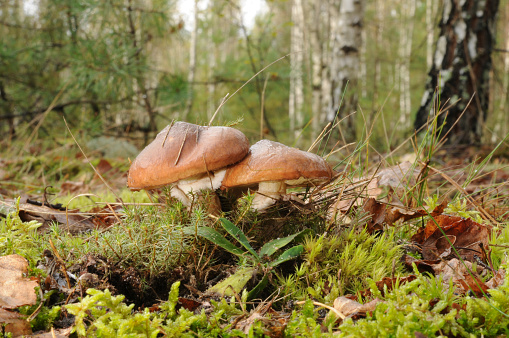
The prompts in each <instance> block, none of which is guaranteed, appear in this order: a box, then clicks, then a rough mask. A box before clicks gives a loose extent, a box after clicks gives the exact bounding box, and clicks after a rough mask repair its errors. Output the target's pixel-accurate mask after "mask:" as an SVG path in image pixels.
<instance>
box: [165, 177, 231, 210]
mask: <svg viewBox="0 0 509 338" xmlns="http://www.w3.org/2000/svg"><path fill="white" fill-rule="evenodd" d="M225 173H226V169H221V170H218V171H215V172H209V173H206V174H202V175H195V176H193V177H189V178H186V179H183V180H180V181H177V182H175V183H173V184H172V185H171V193H170V194H171V196H173V197H175V198H176V199H178V200H179V201H181V202H182V204H184V205H185V206H187V207H189V206H191V199H190V198H189V195H190V193H197V194H200V191H202V190H212V191H214V190H216V189H218V188H219V187H220V186H221V182H223V179H224V175H225Z"/></svg>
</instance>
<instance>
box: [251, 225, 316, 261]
mask: <svg viewBox="0 0 509 338" xmlns="http://www.w3.org/2000/svg"><path fill="white" fill-rule="evenodd" d="M310 232H311V230H310V229H306V230H302V231H300V232H298V233H296V234H293V235H290V236H287V237H284V238H278V239H275V240H272V241H270V242H268V243H265V245H264V246H262V248H261V249H260V252H259V253H258V254H259V255H260V257H264V256H268V257H270V256H272V255H273V254H274V252H276V251H277V250H279V249H281V248H282V247H284V246H285V245H287V244H288V243H290V242H291V241H293V240H294V239H295V238H296V237H300V236H303V235H305V234H308V233H310Z"/></svg>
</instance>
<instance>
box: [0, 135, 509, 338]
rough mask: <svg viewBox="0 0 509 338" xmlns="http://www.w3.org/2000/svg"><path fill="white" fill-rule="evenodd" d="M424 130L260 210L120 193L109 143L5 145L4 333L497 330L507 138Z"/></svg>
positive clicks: (124, 165)
mask: <svg viewBox="0 0 509 338" xmlns="http://www.w3.org/2000/svg"><path fill="white" fill-rule="evenodd" d="M433 142H434V141H430V144H428V145H426V146H424V147H423V148H419V150H418V153H419V154H418V155H419V156H409V157H408V156H407V157H406V158H407V159H410V161H405V160H404V159H403V156H401V157H400V158H399V159H398V158H396V159H394V160H392V159H391V162H390V163H389V162H387V161H382V160H380V158H381V157H380V155H377V156H372V155H369V156H367V157H366V156H365V154H366V153H368V152H367V151H362V150H361V151H360V152H357V153H355V154H353V155H352V156H350V157H344V158H341V159H334V161H337V162H336V163H338V166H336V168H335V170H336V175H335V178H334V179H333V181H332V182H330V183H328V184H326V185H323V186H320V187H316V188H314V189H310V190H295V191H292V192H291V194H292V196H293V197H292V198H289V197H288V198H285V199H283V200H282V201H280V202H278V203H277V204H276V205H274V206H273V207H271V208H270V209H269V210H268V211H267V212H265V213H257V212H254V211H252V210H251V209H250V208H249V207H250V203H251V201H252V196H245V197H241V198H240V199H237V198H236V197H234V196H230V195H229V194H228V193H225V192H221V191H219V192H218V193H219V194H220V201H221V206H222V209H223V211H222V212H221V213H220V214H210V213H209V211H210V210H209V209H208V207H209V205H208V202H207V201H208V199H207V198H203V199H196V203H194V204H193V207H192V209H188V208H185V207H184V206H183V205H182V204H181V203H179V202H177V201H176V200H175V199H173V198H172V197H171V196H170V195H169V193H168V189H159V190H156V191H151V192H145V191H140V192H130V191H129V190H128V189H127V188H126V178H127V170H128V168H129V163H128V162H127V161H126V160H125V159H121V158H119V157H106V156H105V155H104V153H101V152H98V153H88V154H87V156H84V153H83V152H82V151H80V150H78V149H77V148H76V147H75V145H74V144H68V143H61V144H62V145H60V146H59V147H58V148H53V149H49V148H47V147H44V146H42V145H40V146H31V147H25V149H24V150H23V151H20V150H19V149H21V148H23V146H20V147H19V148H17V147H15V146H12V145H11V146H10V147H9V148H5V149H7V150H6V151H5V152H3V153H2V154H0V256H1V257H0V269H2V270H5V271H8V272H10V273H7V272H5V271H4V272H2V273H0V285H2V287H1V288H0V305H1V309H0V310H1V312H0V323H3V324H2V330H3V331H0V337H1V336H2V335H4V334H7V332H12V333H13V334H14V335H15V336H16V335H21V334H24V335H29V334H33V335H34V336H38V337H52V336H57V337H58V336H62V337H66V336H69V335H78V336H86V337H92V336H97V337H105V336H118V337H121V336H126V337H127V336H130V337H131V336H133V337H134V336H136V337H145V336H147V337H149V336H151V337H156V336H213V337H214V336H215V337H225V336H235V337H238V336H263V335H268V336H271V337H283V336H295V335H301V336H326V335H340V336H359V337H361V336H363V337H365V336H380V335H385V336H399V337H404V336H415V337H421V336H435V335H441V336H469V335H473V336H481V335H483V336H485V337H494V336H499V335H503V334H508V331H507V330H508V329H507V328H508V327H509V274H507V273H506V272H507V269H508V268H509V265H507V262H508V260H507V254H508V252H509V151H508V150H507V146H504V144H501V145H500V146H491V147H489V146H483V147H461V148H460V147H455V148H452V147H445V146H442V147H440V148H438V147H435V146H436V144H437V143H433ZM363 149H364V150H365V148H363ZM329 162H331V161H330V160H329ZM267 243H269V244H267ZM19 256H21V257H23V259H20V257H19ZM34 286H37V288H35V289H34ZM32 332H35V333H32Z"/></svg>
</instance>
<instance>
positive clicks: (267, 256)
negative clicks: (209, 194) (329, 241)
mask: <svg viewBox="0 0 509 338" xmlns="http://www.w3.org/2000/svg"><path fill="white" fill-rule="evenodd" d="M220 221H221V225H222V226H223V228H224V229H225V230H226V231H227V232H228V233H229V234H230V235H231V236H232V237H233V238H235V239H236V240H237V242H239V243H240V244H241V245H242V246H243V247H244V248H245V249H246V250H247V251H244V250H242V249H240V248H239V247H237V246H235V245H234V244H233V243H231V242H230V241H229V240H227V239H226V238H224V237H223V235H221V234H220V233H219V232H217V231H216V230H214V229H212V228H209V227H201V228H196V227H190V228H186V229H185V231H186V232H187V233H188V234H191V233H196V234H197V235H198V236H201V237H203V238H206V239H208V240H209V241H211V242H212V243H214V244H216V245H218V246H220V247H222V248H223V249H225V250H227V251H229V252H231V253H232V254H234V255H237V256H239V257H241V258H243V259H247V260H250V261H251V264H254V267H248V268H241V269H238V270H237V272H236V273H235V274H233V275H232V276H230V277H228V278H227V279H225V280H224V281H222V282H221V283H219V284H217V285H215V286H213V287H212V288H210V289H209V290H208V291H209V292H214V293H219V294H222V295H232V291H234V292H236V293H239V292H240V290H242V289H243V288H244V286H245V285H246V284H247V282H248V281H249V280H250V279H251V277H252V276H253V275H256V274H257V273H258V272H259V271H260V270H261V271H263V273H264V275H263V278H262V280H261V281H260V282H259V283H258V285H257V286H255V288H254V289H253V290H251V292H250V294H249V296H248V299H252V298H253V297H255V296H256V295H257V294H258V293H259V292H260V291H262V290H263V288H264V287H265V286H266V284H267V282H268V274H270V271H271V269H273V268H275V267H277V266H278V265H280V264H281V263H283V262H286V261H289V260H292V259H295V258H297V257H299V256H300V254H301V253H302V251H303V247H302V245H297V246H294V247H292V248H290V249H287V250H286V251H284V252H283V253H281V254H280V255H279V256H278V257H277V258H275V259H272V258H271V256H272V255H273V254H274V253H276V252H277V251H278V250H280V249H282V248H283V247H285V246H286V245H287V244H289V243H290V242H291V241H293V240H294V239H295V238H296V237H298V236H302V235H303V234H304V233H307V232H308V231H301V232H299V233H296V234H294V235H291V236H287V237H284V238H278V239H275V240H272V241H270V242H268V243H266V244H265V245H264V246H263V247H262V248H261V249H260V250H259V252H258V253H257V252H256V251H255V250H254V249H253V247H252V246H251V244H249V240H248V239H247V237H246V235H245V234H244V233H243V232H242V230H240V229H239V228H238V227H236V226H235V225H234V224H233V223H232V222H230V221H229V220H227V219H225V218H221V219H220ZM229 286H232V287H233V290H231V288H230V287H229Z"/></svg>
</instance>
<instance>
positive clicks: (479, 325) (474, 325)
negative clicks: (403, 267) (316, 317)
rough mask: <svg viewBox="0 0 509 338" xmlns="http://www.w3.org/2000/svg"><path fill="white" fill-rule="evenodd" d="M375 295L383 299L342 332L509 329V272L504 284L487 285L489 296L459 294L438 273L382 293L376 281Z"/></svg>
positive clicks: (486, 333) (470, 333)
mask: <svg viewBox="0 0 509 338" xmlns="http://www.w3.org/2000/svg"><path fill="white" fill-rule="evenodd" d="M371 292H372V293H373V295H374V297H378V298H380V299H383V300H384V302H382V303H379V304H378V305H377V307H376V309H375V311H374V312H373V313H372V314H368V317H367V318H365V319H361V320H358V321H357V322H355V323H354V322H353V320H352V319H351V318H348V319H346V320H345V322H344V323H343V324H342V325H341V326H340V327H339V329H340V330H341V335H340V336H342V337H413V336H414V333H415V332H420V333H422V334H424V335H425V336H427V337H434V336H436V335H441V336H444V335H445V336H460V337H474V336H476V337H479V336H482V337H495V336H498V335H507V334H509V315H507V313H508V310H509V274H508V273H506V277H505V281H504V284H503V285H501V286H499V287H498V288H497V289H491V290H489V291H488V292H489V294H490V296H491V297H489V298H471V297H466V298H460V297H457V296H455V294H454V287H453V286H452V284H449V286H448V287H447V286H444V284H443V283H442V281H441V279H440V277H426V276H424V275H420V274H418V275H417V279H415V280H414V281H412V282H409V283H406V284H404V285H400V286H399V287H396V288H394V290H393V291H392V292H390V293H386V294H385V296H382V294H381V292H380V291H379V290H378V288H377V287H376V285H375V284H374V282H372V285H371Z"/></svg>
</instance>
